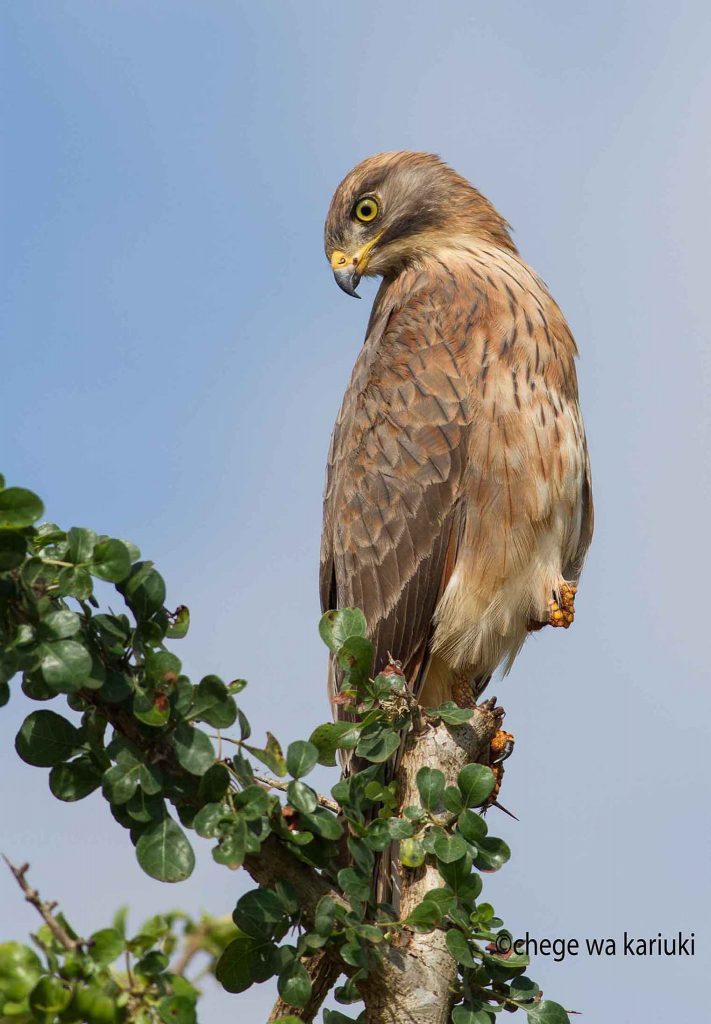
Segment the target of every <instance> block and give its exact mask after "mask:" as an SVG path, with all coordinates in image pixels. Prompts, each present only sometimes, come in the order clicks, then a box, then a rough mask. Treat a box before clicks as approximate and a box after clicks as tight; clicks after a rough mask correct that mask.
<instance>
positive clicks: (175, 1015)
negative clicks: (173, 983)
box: [158, 996, 197, 1024]
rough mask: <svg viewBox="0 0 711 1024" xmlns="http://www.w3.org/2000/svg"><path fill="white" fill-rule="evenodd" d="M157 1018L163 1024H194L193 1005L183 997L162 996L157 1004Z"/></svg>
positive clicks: (195, 1016) (195, 1017) (195, 1018)
mask: <svg viewBox="0 0 711 1024" xmlns="http://www.w3.org/2000/svg"><path fill="white" fill-rule="evenodd" d="M158 1016H159V1017H160V1019H161V1020H162V1021H163V1022H164V1024H196V1022H197V1014H196V1012H195V1005H194V1004H193V1003H191V1001H190V1000H189V999H186V997H185V996H164V997H163V998H162V999H161V1001H160V1002H159V1003H158Z"/></svg>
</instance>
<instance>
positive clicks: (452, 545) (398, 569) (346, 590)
mask: <svg viewBox="0 0 711 1024" xmlns="http://www.w3.org/2000/svg"><path fill="white" fill-rule="evenodd" d="M463 298H464V299H465V300H466V296H465V297H463V296H462V292H461V288H460V289H459V290H457V289H456V288H455V286H454V282H453V281H450V280H448V279H446V278H445V279H435V280H431V279H428V276H427V274H425V273H424V272H420V273H419V274H418V273H416V272H415V271H411V272H408V273H406V274H403V275H402V277H401V278H399V279H398V282H397V285H396V286H395V287H393V286H390V288H389V289H388V288H385V289H381V293H380V295H379V297H378V299H377V300H376V306H375V307H374V314H373V316H372V318H371V325H370V328H369V333H368V336H367V337H366V341H365V344H364V346H363V349H362V350H361V353H360V355H359V358H358V361H357V362H356V365H355V368H354V371H353V375H352V378H351V381H350V384H349V387H348V390H347V391H346V394H345V397H344V400H343V405H342V407H341V411H340V414H339V416H338V419H337V421H336V426H335V428H334V433H333V437H332V439H331V448H330V452H329V459H328V467H327V477H326V491H325V498H324V528H323V540H322V552H321V603H322V607H323V608H324V610H325V609H328V608H335V607H341V608H343V607H348V606H353V607H358V608H361V609H362V610H363V611H364V613H365V616H366V620H367V623H368V628H369V635H370V636H371V638H372V640H373V644H374V650H375V658H374V670H375V671H379V670H380V669H381V668H382V667H383V665H384V664H385V663H386V662H387V660H388V658H389V657H390V656H392V657H393V658H394V659H396V660H398V661H400V662H401V664H402V666H403V669H404V671H405V674H406V676H407V678H408V679H409V680H410V681H411V683H412V685H413V686H414V687H415V690H416V692H417V681H418V676H420V677H421V674H422V672H421V670H422V668H423V663H424V659H425V657H426V650H427V643H428V640H429V638H430V633H431V629H432V617H433V614H434V610H435V607H436V605H437V602H438V600H439V598H440V596H441V594H442V592H443V590H444V587H445V586H446V584H447V581H448V579H449V577H450V575H451V573H452V570H453V567H454V563H455V561H456V555H457V550H458V547H459V543H460V539H461V536H462V532H463V525H464V522H463V520H464V511H463V502H462V500H461V483H462V474H463V470H464V466H465V462H466V451H467V440H466V435H467V429H468V426H467V425H468V421H469V414H468V404H469V399H468V388H467V384H466V381H465V378H464V370H463V366H464V362H465V360H464V353H463V349H464V346H465V344H466V340H467V336H468V334H469V326H470V325H468V324H467V310H468V309H471V308H472V303H471V302H470V303H469V304H468V305H467V302H466V301H462V300H463ZM474 305H475V304H474ZM335 685H336V686H337V681H336V683H335Z"/></svg>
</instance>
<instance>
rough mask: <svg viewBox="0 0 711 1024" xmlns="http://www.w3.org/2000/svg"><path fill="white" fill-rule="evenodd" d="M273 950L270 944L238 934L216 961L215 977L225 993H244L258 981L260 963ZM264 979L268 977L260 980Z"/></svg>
mask: <svg viewBox="0 0 711 1024" xmlns="http://www.w3.org/2000/svg"><path fill="white" fill-rule="evenodd" d="M273 948H274V946H273V943H272V942H266V941H262V940H258V939H254V938H252V937H251V936H249V935H242V934H240V935H238V936H237V938H236V939H233V940H232V942H230V944H229V945H228V946H226V948H225V950H224V952H223V953H222V956H221V957H220V959H219V960H218V961H217V966H216V968H215V977H216V978H217V980H218V981H219V982H220V984H221V985H222V987H223V988H224V989H225V991H226V992H233V993H238V992H244V991H245V989H248V988H249V987H250V985H252V984H253V982H255V981H257V980H258V977H257V976H258V975H259V974H260V973H261V972H260V966H261V963H262V962H263V960H264V958H265V956H266V955H267V954H268V953H270V952H271V951H272V949H273ZM266 977H269V975H268V974H267V975H266V976H263V977H262V978H261V979H260V980H266Z"/></svg>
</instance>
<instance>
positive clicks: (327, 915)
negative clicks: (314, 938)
mask: <svg viewBox="0 0 711 1024" xmlns="http://www.w3.org/2000/svg"><path fill="white" fill-rule="evenodd" d="M337 910H338V907H337V904H336V901H335V900H334V899H332V898H331V897H330V896H322V897H321V899H320V900H319V901H318V903H317V904H316V910H315V912H314V931H315V932H316V933H317V934H318V935H322V936H324V937H330V936H331V934H332V933H333V930H334V923H335V920H336V912H337Z"/></svg>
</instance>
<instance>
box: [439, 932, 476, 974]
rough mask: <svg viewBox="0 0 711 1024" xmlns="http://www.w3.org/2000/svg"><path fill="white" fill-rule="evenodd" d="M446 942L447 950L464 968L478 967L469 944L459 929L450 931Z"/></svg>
mask: <svg viewBox="0 0 711 1024" xmlns="http://www.w3.org/2000/svg"><path fill="white" fill-rule="evenodd" d="M446 942H447V949H448V950H449V952H450V953H451V954H452V956H453V957H454V959H455V960H456V961H457V963H458V964H462V966H463V967H476V960H475V959H474V957H473V956H472V951H471V949H470V948H469V943H468V942H467V940H466V938H465V937H464V935H463V934H462V933H461V932H460V931H459V929H458V928H450V929H449V931H448V932H447V935H446Z"/></svg>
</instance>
